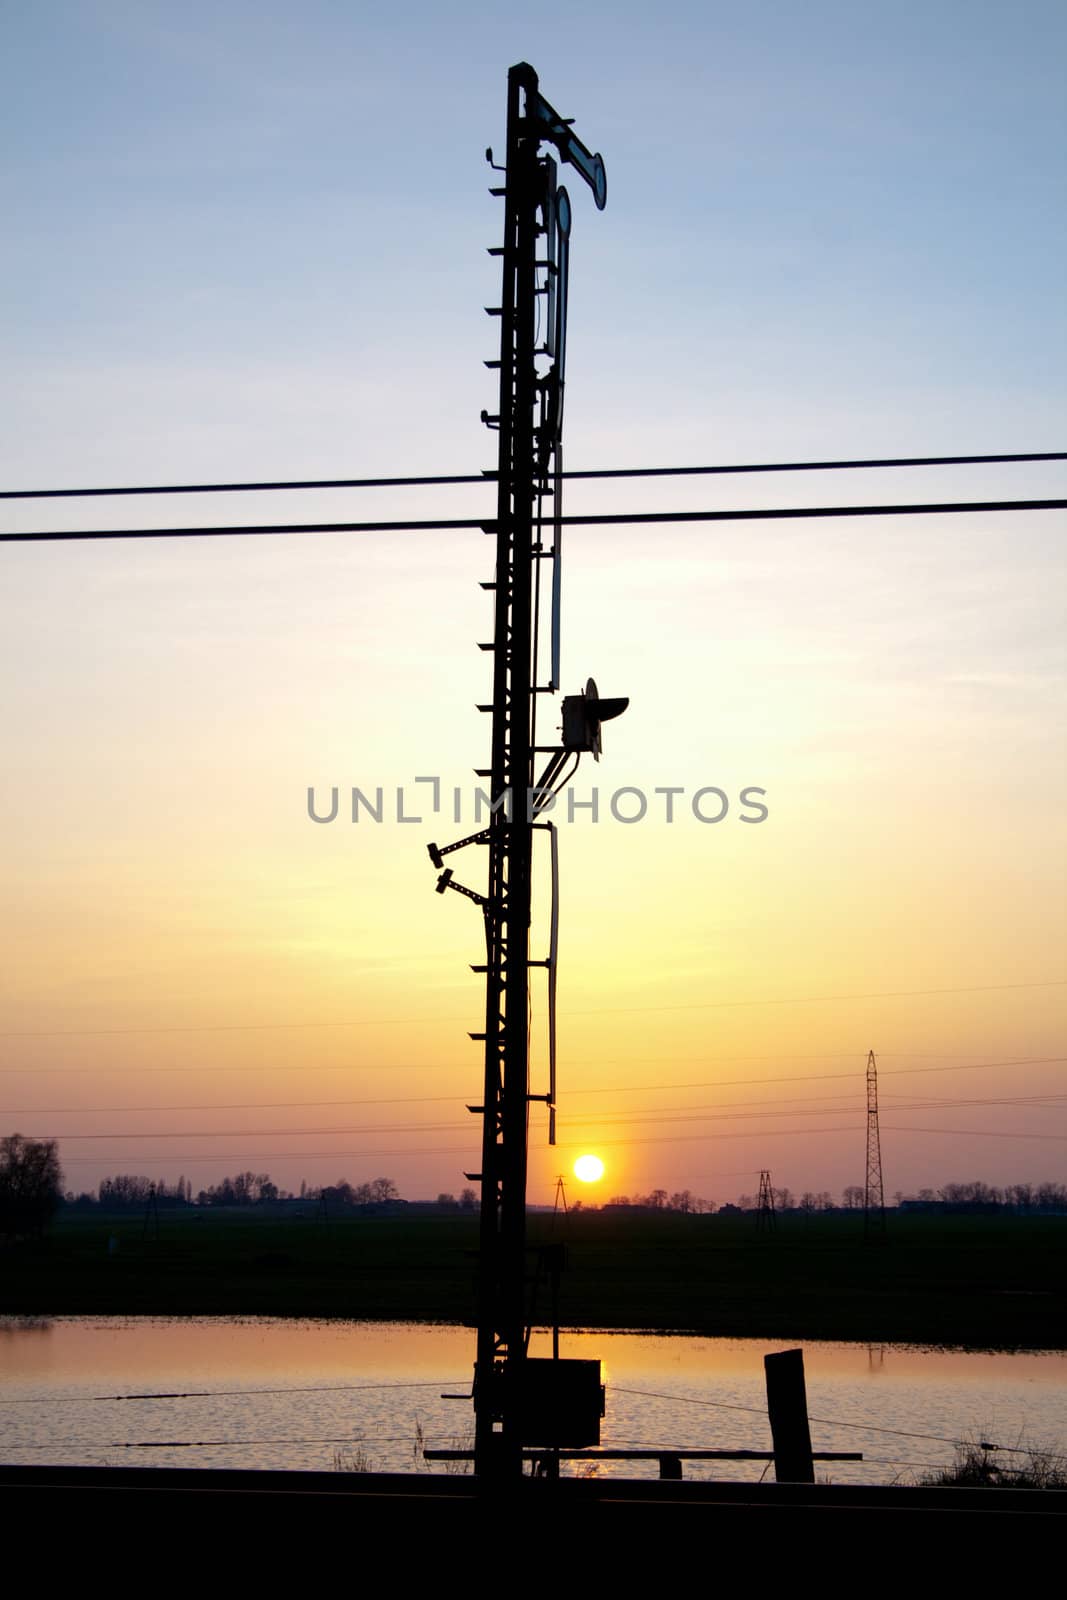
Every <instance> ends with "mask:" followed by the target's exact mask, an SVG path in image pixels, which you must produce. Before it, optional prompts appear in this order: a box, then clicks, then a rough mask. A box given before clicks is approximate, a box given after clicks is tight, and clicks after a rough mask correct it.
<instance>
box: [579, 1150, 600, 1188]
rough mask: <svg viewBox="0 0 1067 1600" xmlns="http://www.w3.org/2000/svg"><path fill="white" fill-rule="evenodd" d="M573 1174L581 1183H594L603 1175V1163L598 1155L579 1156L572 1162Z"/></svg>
mask: <svg viewBox="0 0 1067 1600" xmlns="http://www.w3.org/2000/svg"><path fill="white" fill-rule="evenodd" d="M574 1176H575V1177H576V1178H580V1179H581V1181H582V1182H583V1183H596V1182H597V1181H598V1179H600V1178H602V1177H603V1176H604V1163H603V1162H602V1161H601V1159H600V1157H599V1156H579V1157H578V1159H577V1161H576V1162H575V1163H574Z"/></svg>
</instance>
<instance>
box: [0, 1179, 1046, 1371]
mask: <svg viewBox="0 0 1067 1600" xmlns="http://www.w3.org/2000/svg"><path fill="white" fill-rule="evenodd" d="M561 1223H562V1228H561V1226H560V1224H561ZM551 1227H552V1220H551V1218H549V1217H547V1216H540V1215H534V1216H532V1217H531V1219H530V1239H531V1244H532V1245H533V1246H536V1244H537V1243H538V1242H539V1241H543V1240H547V1238H548V1237H549V1232H550V1229H551ZM142 1231H143V1225H142V1219H141V1218H140V1217H139V1216H137V1217H133V1218H131V1217H129V1216H124V1217H108V1216H101V1215H99V1214H97V1215H78V1214H71V1213H68V1214H66V1215H64V1216H62V1217H61V1218H60V1219H59V1220H58V1221H57V1222H56V1223H55V1224H54V1226H53V1227H52V1229H51V1231H50V1233H49V1235H48V1237H47V1238H46V1240H45V1241H44V1242H43V1243H41V1244H37V1245H23V1246H19V1247H17V1248H15V1249H12V1250H9V1251H7V1252H6V1253H5V1254H4V1255H3V1256H2V1257H0V1260H2V1263H3V1271H2V1284H0V1312H3V1313H5V1314H21V1315H29V1314H33V1315H61V1314H79V1313H80V1314H92V1313H108V1314H122V1315H165V1314H173V1315H221V1314H243V1315H270V1316H326V1317H364V1318H371V1319H390V1320H393V1319H395V1320H412V1321H434V1322H438V1321H446V1322H466V1321H470V1320H471V1318H472V1316H473V1310H474V1274H475V1268H476V1262H475V1259H474V1256H473V1254H472V1252H473V1251H474V1250H475V1249H476V1246H477V1219H476V1218H474V1217H470V1216H447V1215H445V1216H431V1215H422V1216H415V1217H410V1216H404V1215H398V1216H382V1217H352V1218H339V1219H337V1220H335V1221H334V1220H332V1221H328V1222H317V1221H315V1220H313V1219H312V1218H311V1217H307V1218H293V1217H292V1216H289V1217H278V1216H271V1215H270V1214H269V1213H267V1214H257V1213H256V1212H254V1211H252V1212H248V1211H244V1212H242V1211H230V1212H224V1211H199V1210H192V1211H188V1212H171V1213H168V1212H164V1213H162V1214H161V1218H160V1236H159V1238H158V1240H144V1239H142ZM111 1235H114V1237H115V1238H116V1239H117V1240H118V1249H117V1250H116V1251H115V1252H114V1253H110V1252H109V1250H108V1238H109V1236H111ZM561 1236H562V1237H563V1238H564V1240H565V1242H566V1243H567V1245H568V1249H569V1267H568V1270H567V1272H566V1273H565V1275H564V1279H563V1285H562V1291H561V1300H560V1319H561V1322H562V1323H563V1324H565V1325H567V1326H570V1327H576V1326H580V1327H604V1328H654V1329H664V1330H666V1329H671V1330H693V1331H699V1332H700V1333H703V1334H711V1335H714V1334H720V1335H731V1336H759V1337H773V1338H805V1339H855V1340H865V1341H876V1342H882V1341H885V1342H910V1343H921V1344H955V1345H972V1346H976V1347H982V1348H999V1349H1011V1348H1031V1349H1038V1348H1049V1349H1052V1348H1056V1349H1061V1348H1065V1347H1067V1277H1065V1271H1064V1267H1065V1253H1067V1252H1065V1247H1067V1218H1062V1217H1035V1218H1018V1217H998V1216H989V1217H969V1216H947V1217H930V1216H922V1215H919V1216H910V1217H901V1218H896V1217H892V1218H891V1219H890V1225H889V1230H888V1234H887V1238H886V1240H885V1242H884V1244H879V1245H869V1246H865V1245H864V1243H863V1238H862V1223H861V1221H860V1220H859V1219H858V1218H852V1217H843V1216H829V1217H822V1216H818V1215H816V1216H813V1217H810V1218H803V1217H800V1216H795V1217H792V1216H791V1217H785V1218H782V1219H781V1220H780V1221H779V1225H778V1230H777V1233H776V1235H775V1236H773V1237H771V1238H766V1237H760V1236H758V1235H757V1234H756V1231H755V1227H754V1222H753V1219H752V1218H751V1217H744V1218H741V1217H733V1216H728V1217H718V1216H712V1217H695V1216H682V1215H679V1214H676V1213H665V1214H663V1215H661V1216H655V1215H644V1216H641V1215H638V1216H633V1215H631V1216H627V1217H620V1216H618V1215H616V1214H603V1213H601V1214H598V1213H593V1212H587V1213H583V1214H580V1215H573V1216H571V1217H570V1218H567V1219H560V1221H559V1222H557V1223H556V1225H555V1232H554V1233H553V1234H552V1237H554V1238H556V1239H559V1238H560V1237H561ZM534 1259H535V1257H534V1254H533V1251H531V1264H532V1263H533V1261H534ZM547 1316H548V1312H547V1298H546V1296H544V1295H543V1296H542V1298H541V1301H540V1311H539V1313H538V1314H537V1316H536V1318H535V1320H537V1321H538V1322H544V1321H546V1320H547Z"/></svg>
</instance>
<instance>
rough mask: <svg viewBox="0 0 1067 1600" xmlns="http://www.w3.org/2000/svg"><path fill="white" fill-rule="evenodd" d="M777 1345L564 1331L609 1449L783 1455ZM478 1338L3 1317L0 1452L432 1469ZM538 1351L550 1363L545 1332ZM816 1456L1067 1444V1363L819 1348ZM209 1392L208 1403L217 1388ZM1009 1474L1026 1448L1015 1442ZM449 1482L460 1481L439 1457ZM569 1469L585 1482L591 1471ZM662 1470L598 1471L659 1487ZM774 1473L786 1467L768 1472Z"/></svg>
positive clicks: (883, 1478)
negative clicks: (593, 1391)
mask: <svg viewBox="0 0 1067 1600" xmlns="http://www.w3.org/2000/svg"><path fill="white" fill-rule="evenodd" d="M789 1347H790V1346H789V1344H788V1343H775V1342H774V1341H773V1340H763V1339H700V1338H692V1337H688V1336H681V1335H678V1336H669V1335H658V1334H641V1333H590V1332H577V1333H564V1334H563V1335H562V1338H561V1350H560V1353H561V1355H564V1356H578V1357H586V1358H589V1357H599V1358H600V1360H601V1361H602V1362H603V1366H604V1380H605V1382H606V1384H607V1386H608V1394H607V1415H606V1417H605V1420H604V1425H603V1432H602V1440H601V1442H602V1445H603V1446H604V1447H605V1448H638V1449H648V1448H653V1449H654V1448H660V1447H663V1446H669V1447H671V1448H673V1449H682V1450H684V1449H686V1448H688V1449H700V1450H708V1449H717V1450H729V1449H743V1450H767V1449H769V1448H770V1432H769V1429H768V1426H767V1418H766V1398H765V1390H764V1383H763V1356H764V1355H765V1354H766V1353H767V1352H768V1351H771V1350H781V1349H787V1348H789ZM473 1348H474V1336H473V1334H472V1333H471V1332H470V1330H468V1329H464V1328H455V1327H449V1326H434V1325H425V1324H418V1325H412V1324H403V1323H365V1322H363V1323H361V1322H336V1321H324V1320H316V1321H312V1320H305V1321H298V1320H290V1319H286V1318H271V1317H258V1318H248V1319H241V1318H235V1317H200V1318H175V1317H170V1318H158V1319H156V1318H111V1317H57V1318H54V1319H49V1320H43V1319H23V1318H0V1458H2V1459H3V1460H4V1461H6V1462H17V1463H31V1462H33V1463H38V1464H46V1463H64V1464H71V1463H86V1464H94V1465H110V1466H119V1465H122V1466H131V1465H135V1464H136V1465H139V1466H182V1467H190V1466H195V1467H204V1468H210V1467H255V1468H276V1469H282V1470H296V1469H301V1468H313V1469H323V1468H325V1469H327V1470H329V1469H333V1468H334V1467H335V1466H336V1465H337V1464H338V1461H339V1460H340V1461H341V1462H346V1461H347V1462H348V1463H349V1464H362V1465H364V1466H365V1467H367V1468H369V1469H370V1470H378V1471H400V1472H416V1471H426V1470H428V1469H427V1467H426V1465H425V1463H424V1462H423V1461H422V1458H421V1448H420V1446H421V1444H422V1443H425V1444H426V1445H427V1446H431V1447H432V1446H438V1447H444V1448H465V1447H467V1446H468V1445H469V1443H470V1440H471V1406H470V1402H469V1401H465V1400H462V1399H460V1400H449V1399H442V1398H441V1396H442V1394H443V1393H453V1394H466V1393H468V1392H469V1384H470V1372H471V1360H472V1356H473ZM531 1353H532V1354H535V1355H537V1354H542V1355H543V1354H548V1353H549V1349H548V1342H547V1338H546V1337H545V1336H544V1335H536V1336H535V1339H534V1343H533V1345H532V1347H531ZM804 1359H805V1368H806V1373H807V1388H808V1408H809V1412H810V1414H811V1418H812V1426H811V1431H812V1442H813V1445H814V1447H815V1449H816V1450H862V1451H863V1453H864V1457H865V1459H864V1461H863V1462H862V1463H855V1464H852V1463H844V1462H834V1463H827V1464H826V1465H825V1466H823V1467H817V1469H816V1470H817V1473H818V1475H819V1476H820V1477H824V1476H825V1477H828V1478H830V1479H832V1480H833V1481H834V1482H835V1483H855V1482H865V1483H891V1482H893V1481H895V1480H897V1479H902V1480H910V1479H913V1478H914V1476H915V1475H916V1474H917V1473H919V1472H922V1471H924V1470H928V1469H929V1468H931V1467H939V1466H944V1465H947V1464H948V1463H950V1462H951V1460H952V1459H953V1453H954V1452H953V1444H952V1441H954V1440H977V1439H982V1440H990V1441H992V1442H994V1443H996V1444H998V1445H1000V1446H1002V1447H1008V1446H1011V1447H1022V1446H1034V1447H1037V1448H1041V1449H1047V1450H1060V1451H1067V1386H1065V1384H1064V1379H1065V1377H1067V1354H1064V1353H1060V1352H1055V1351H1052V1352H1032V1353H1026V1354H1018V1355H1009V1354H998V1353H988V1352H976V1351H946V1350H924V1349H918V1348H915V1347H911V1346H899V1345H887V1346H865V1345H850V1344H808V1345H805V1346H804ZM205 1391H206V1393H205ZM996 1459H997V1461H998V1462H999V1463H1002V1464H1004V1465H1006V1466H1008V1465H1011V1464H1013V1463H1016V1464H1017V1463H1018V1462H1020V1461H1021V1460H1022V1459H1023V1458H1022V1457H1021V1456H1017V1455H1013V1454H1010V1453H1008V1451H1007V1450H1005V1452H1004V1454H1002V1455H998V1456H997V1458H996ZM434 1470H438V1471H440V1470H443V1469H442V1468H441V1467H440V1466H439V1465H438V1466H436V1467H435V1469H434ZM570 1470H571V1471H582V1470H588V1468H584V1467H582V1466H581V1465H579V1464H575V1465H574V1466H573V1467H571V1468H570ZM657 1470H658V1469H657V1466H656V1463H655V1462H649V1463H636V1462H635V1463H626V1464H624V1465H623V1464H619V1465H616V1464H601V1465H598V1467H597V1469H596V1471H597V1474H598V1475H600V1476H606V1475H610V1474H612V1473H622V1474H625V1475H627V1476H655V1474H656V1472H657ZM764 1470H765V1468H764V1466H763V1464H762V1463H757V1464H752V1463H742V1462H736V1463H735V1462H722V1461H720V1462H688V1463H686V1464H685V1468H684V1471H685V1475H686V1477H691V1478H732V1479H735V1480H736V1479H754V1478H758V1477H759V1476H760V1475H761V1473H763V1472H764ZM766 1470H767V1472H768V1475H770V1473H771V1470H772V1469H769V1468H768V1469H766Z"/></svg>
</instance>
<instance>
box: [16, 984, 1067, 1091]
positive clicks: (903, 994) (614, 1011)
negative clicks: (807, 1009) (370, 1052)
mask: <svg viewBox="0 0 1067 1600" xmlns="http://www.w3.org/2000/svg"><path fill="white" fill-rule="evenodd" d="M1064 987H1067V978H1037V979H1030V980H1027V981H1026V982H1024V983H968V984H957V985H954V986H952V987H950V988H939V989H873V990H870V991H868V992H867V993H859V994H815V995H812V994H803V995H785V996H781V997H772V998H767V997H764V996H760V997H758V998H756V999H751V1000H694V1001H686V1002H684V1003H683V1004H681V1005H668V1006H591V1007H585V1008H582V1009H580V1010H568V1011H562V1012H560V1015H561V1016H566V1017H602V1016H616V1015H619V1016H621V1015H624V1014H625V1015H631V1014H633V1013H635V1012H647V1011H718V1010H728V1009H733V1008H736V1007H743V1006H799V1005H823V1004H829V1003H830V1002H834V1003H837V1002H839V1001H844V1000H910V999H915V998H916V997H918V996H923V995H937V994H999V993H1001V992H1002V991H1005V990H1012V989H1062V988H1064ZM468 1020H469V1018H468V1017H467V1016H460V1015H457V1014H450V1015H448V1016H445V1015H444V1014H441V1013H439V1014H437V1015H433V1016H414V1017H413V1016H410V1015H409V1016H406V1017H358V1018H353V1020H352V1021H348V1020H347V1019H344V1018H341V1019H338V1020H337V1021H330V1022H319V1021H316V1022H208V1023H192V1024H188V1023H180V1022H179V1023H163V1024H159V1023H150V1024H148V1025H147V1026H144V1027H132V1028H130V1027H126V1028H7V1029H3V1030H0V1039H67V1038H74V1039H86V1038H101V1037H104V1036H106V1035H107V1036H109V1035H112V1034H130V1033H243V1032H252V1031H256V1030H263V1031H267V1030H277V1029H294V1028H364V1027H382V1028H384V1027H390V1028H392V1027H397V1028H400V1027H404V1028H409V1027H410V1026H411V1024H412V1023H413V1022H466V1021H468ZM723 1059H726V1060H734V1059H740V1058H736V1057H729V1056H727V1057H725V1058H723ZM6 1070H9V1071H11V1070H13V1071H17V1070H20V1069H18V1068H9V1069H6ZM34 1070H35V1071H36V1070H39V1069H37V1068H34ZM92 1070H94V1071H99V1070H100V1069H99V1068H93V1069H92ZM251 1070H254V1071H256V1072H259V1071H261V1070H262V1068H260V1067H258V1066H257V1067H255V1068H253V1069H251ZM393 1070H395V1069H393Z"/></svg>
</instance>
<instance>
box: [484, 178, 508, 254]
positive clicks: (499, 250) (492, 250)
mask: <svg viewBox="0 0 1067 1600" xmlns="http://www.w3.org/2000/svg"><path fill="white" fill-rule="evenodd" d="M492 192H493V191H492V190H491V189H490V191H489V193H490V194H492ZM485 253H486V255H489V256H502V255H503V254H504V246H503V245H502V244H491V245H490V246H489V248H488V249H487V251H486V252H485Z"/></svg>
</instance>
